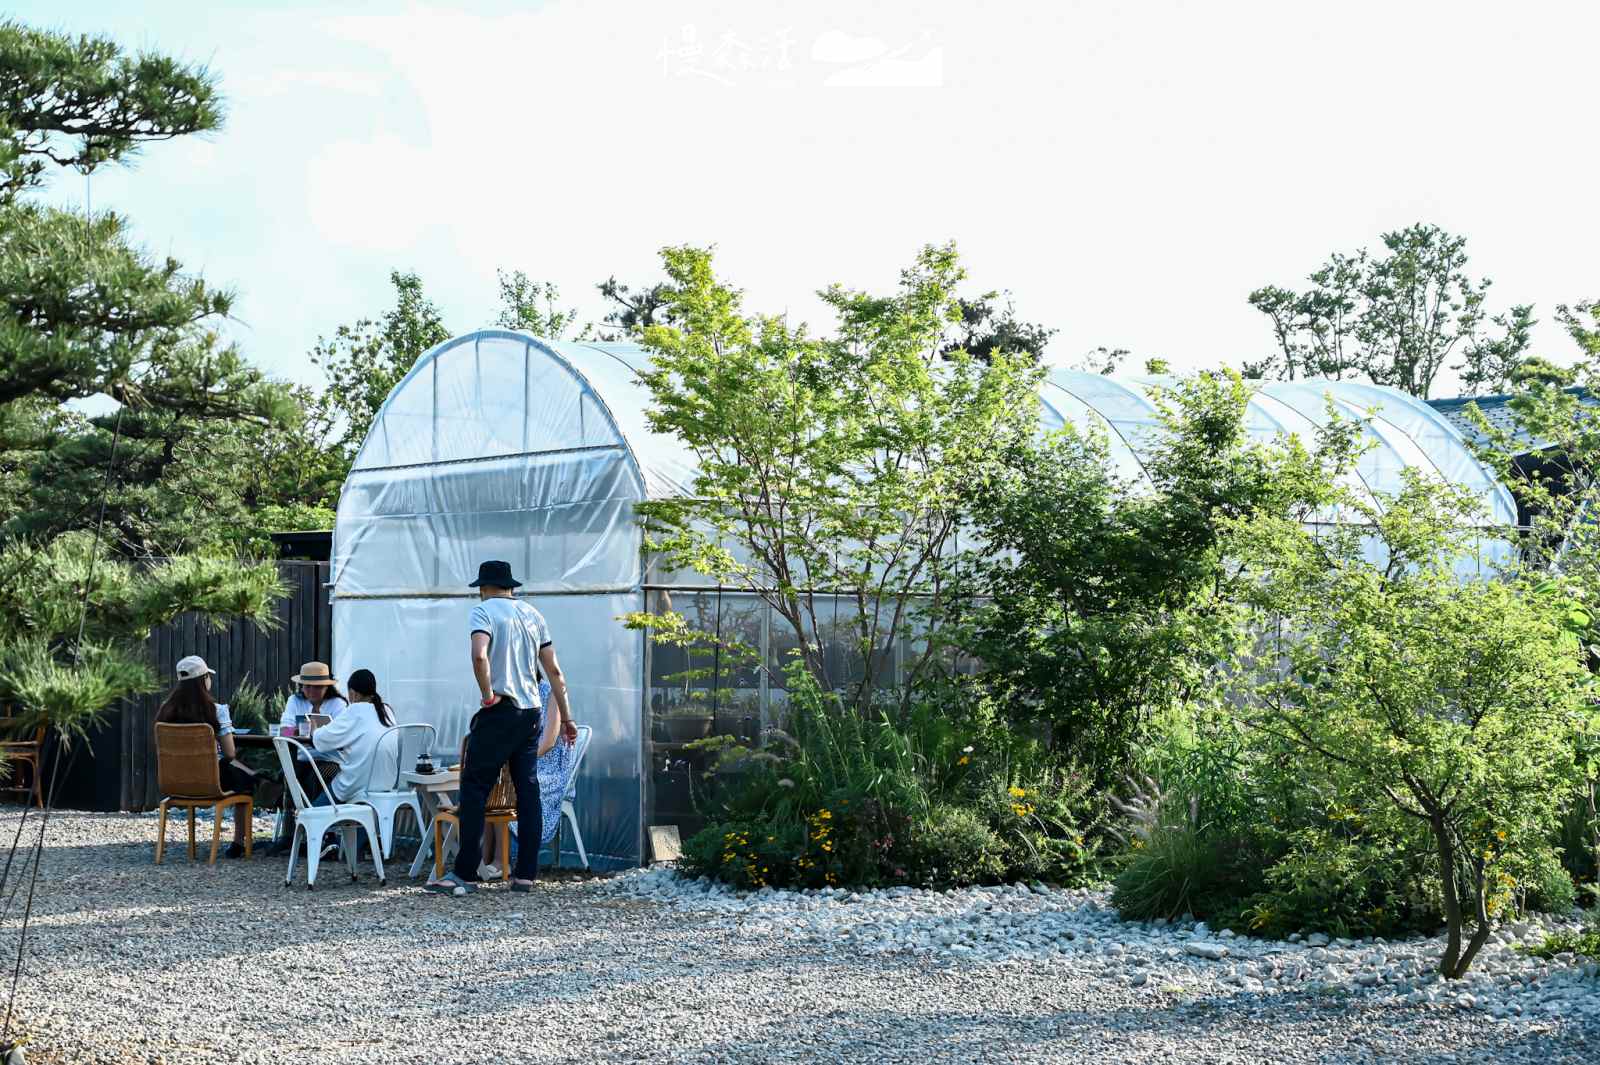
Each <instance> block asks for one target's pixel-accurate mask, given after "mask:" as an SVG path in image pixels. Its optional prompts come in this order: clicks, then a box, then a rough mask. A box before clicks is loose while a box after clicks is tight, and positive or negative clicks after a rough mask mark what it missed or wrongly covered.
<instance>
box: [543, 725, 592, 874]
mask: <svg viewBox="0 0 1600 1065" xmlns="http://www.w3.org/2000/svg"><path fill="white" fill-rule="evenodd" d="M593 736H594V729H592V728H590V727H589V726H588V725H579V726H578V738H577V739H576V740H575V741H573V746H572V779H571V780H569V781H568V782H567V793H566V794H565V795H563V796H562V797H561V820H562V821H565V822H566V823H567V824H568V825H570V826H572V842H573V844H574V845H575V846H576V847H577V848H578V860H579V861H580V862H582V863H583V867H584V868H585V869H587V868H589V855H588V852H586V851H585V850H584V849H583V833H581V832H579V831H578V815H577V813H576V812H575V811H574V810H573V808H572V803H573V800H575V799H576V798H577V797H578V770H580V769H582V768H583V756H584V755H585V754H586V753H588V751H589V740H590V738H591V737H593ZM562 835H563V832H562V830H561V827H560V826H557V828H556V834H555V837H554V838H553V839H551V841H550V845H551V846H552V847H554V848H555V852H556V856H555V860H554V861H553V862H552V863H551V865H552V866H553V867H556V868H560V866H561V837H562Z"/></svg>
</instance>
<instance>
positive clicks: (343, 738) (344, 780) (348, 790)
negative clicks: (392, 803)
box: [311, 703, 398, 802]
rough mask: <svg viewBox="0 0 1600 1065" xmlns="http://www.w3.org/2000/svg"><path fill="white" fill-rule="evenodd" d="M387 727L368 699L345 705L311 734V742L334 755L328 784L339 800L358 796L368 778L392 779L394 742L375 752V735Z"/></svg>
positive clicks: (377, 735)
mask: <svg viewBox="0 0 1600 1065" xmlns="http://www.w3.org/2000/svg"><path fill="white" fill-rule="evenodd" d="M385 731H387V728H386V726H385V725H384V724H383V722H381V721H379V720H378V708H377V707H375V706H373V705H372V704H371V703H357V704H354V705H347V706H346V707H345V710H344V713H342V714H340V715H339V716H338V717H336V718H334V719H333V720H332V721H330V722H328V723H327V724H326V725H323V726H322V727H321V728H319V729H317V731H315V732H313V733H312V734H311V746H313V747H315V748H316V749H317V750H319V751H322V752H324V753H326V754H331V755H333V756H334V758H336V759H338V762H339V772H338V775H336V776H335V777H334V778H333V780H332V781H331V782H330V784H329V786H330V787H331V788H332V789H333V797H334V798H335V799H338V800H339V801H340V802H350V801H352V800H354V799H357V798H360V796H361V794H362V792H364V791H366V788H367V783H368V782H369V780H376V781H378V782H379V783H380V784H381V783H383V782H385V781H387V782H390V783H392V782H393V781H394V774H395V755H396V751H397V748H398V745H397V744H393V743H390V744H387V745H385V747H384V748H383V754H382V755H381V756H379V755H378V739H379V737H381V736H382V735H383V734H384V732H385Z"/></svg>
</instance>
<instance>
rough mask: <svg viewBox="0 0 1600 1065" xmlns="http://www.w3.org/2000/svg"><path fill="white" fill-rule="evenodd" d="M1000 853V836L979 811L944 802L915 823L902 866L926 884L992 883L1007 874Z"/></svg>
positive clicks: (909, 876) (913, 878) (916, 880)
mask: <svg viewBox="0 0 1600 1065" xmlns="http://www.w3.org/2000/svg"><path fill="white" fill-rule="evenodd" d="M1000 853H1001V844H1000V840H999V838H998V837H997V836H996V835H995V833H994V830H993V829H991V828H990V827H989V825H988V824H987V823H986V822H985V820H984V818H983V817H982V816H981V815H980V814H979V813H978V812H977V811H976V810H973V809H970V808H967V807H960V806H946V805H942V804H941V805H939V806H935V807H934V808H933V809H932V810H931V811H929V814H928V816H927V817H926V818H924V819H923V820H922V821H920V822H918V823H917V824H914V825H913V826H912V828H911V839H910V845H909V847H907V848H906V849H905V861H904V865H903V866H901V868H904V869H905V870H906V879H907V880H908V881H909V882H911V883H913V884H917V885H919V886H922V887H950V886H952V885H959V884H978V883H992V882H994V881H997V880H999V879H1000V878H1001V877H1002V876H1004V874H1005V862H1004V861H1003V860H1002V859H1001V857H1000Z"/></svg>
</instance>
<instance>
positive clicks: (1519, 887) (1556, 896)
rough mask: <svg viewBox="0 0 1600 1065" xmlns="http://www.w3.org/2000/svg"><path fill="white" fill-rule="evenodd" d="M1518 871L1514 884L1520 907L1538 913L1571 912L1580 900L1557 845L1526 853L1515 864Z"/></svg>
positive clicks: (1515, 869) (1516, 871)
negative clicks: (1563, 864)
mask: <svg viewBox="0 0 1600 1065" xmlns="http://www.w3.org/2000/svg"><path fill="white" fill-rule="evenodd" d="M1512 868H1513V870H1514V872H1515V873H1516V874H1517V875H1516V878H1515V884H1514V885H1507V887H1508V888H1510V887H1515V895H1516V896H1517V900H1516V901H1518V902H1519V903H1520V906H1519V907H1518V908H1519V909H1523V910H1532V911H1534V912H1537V913H1557V914H1565V913H1570V912H1571V911H1572V908H1573V907H1574V906H1576V905H1577V903H1578V888H1577V885H1575V884H1574V883H1573V882H1572V877H1571V875H1569V874H1568V873H1567V871H1566V869H1565V868H1563V866H1562V862H1561V858H1560V856H1559V855H1558V853H1557V850H1556V848H1554V847H1545V848H1541V849H1539V850H1536V851H1534V852H1532V853H1531V854H1529V855H1527V856H1525V857H1524V858H1523V859H1522V860H1521V861H1519V862H1518V863H1517V864H1515V865H1514V866H1512Z"/></svg>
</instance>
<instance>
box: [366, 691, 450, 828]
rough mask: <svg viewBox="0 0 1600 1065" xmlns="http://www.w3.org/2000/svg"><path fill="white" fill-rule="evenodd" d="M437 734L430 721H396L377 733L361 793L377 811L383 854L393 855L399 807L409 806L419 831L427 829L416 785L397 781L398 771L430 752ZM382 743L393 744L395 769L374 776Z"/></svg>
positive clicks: (405, 768) (381, 750)
mask: <svg viewBox="0 0 1600 1065" xmlns="http://www.w3.org/2000/svg"><path fill="white" fill-rule="evenodd" d="M437 737H438V733H437V732H436V731H435V729H434V727H433V726H432V725H427V724H421V723H416V724H409V725H395V726H393V727H392V728H389V729H387V730H385V731H384V734H383V735H382V736H379V737H378V749H377V751H376V752H374V754H373V757H372V768H371V770H370V771H369V772H368V775H367V786H366V788H365V790H364V791H363V792H362V793H361V801H362V802H364V803H366V804H367V805H369V806H371V807H372V808H373V809H374V810H376V811H377V813H378V835H379V837H380V838H382V840H383V856H384V857H385V858H393V857H394V821H395V814H397V813H399V812H400V811H401V810H410V811H411V815H412V816H413V817H415V818H416V819H417V832H418V834H419V835H420V834H421V833H423V832H426V831H427V830H428V823H427V819H426V817H424V815H423V813H422V800H421V799H420V798H418V796H417V791H416V789H415V788H411V787H407V786H406V785H404V784H402V783H401V782H400V774H401V773H404V772H406V771H407V770H409V769H410V768H411V767H412V766H414V765H416V764H417V755H419V754H421V753H422V752H423V751H428V752H429V753H432V751H433V743H434V740H435V739H436V738H437ZM385 745H388V746H392V747H393V748H394V751H395V758H394V773H393V775H392V776H389V777H386V778H385V779H383V780H374V779H373V774H375V773H376V772H377V771H378V764H379V762H381V761H382V756H383V749H384V746H385Z"/></svg>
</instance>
